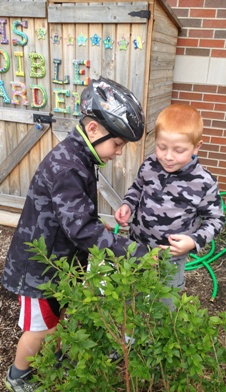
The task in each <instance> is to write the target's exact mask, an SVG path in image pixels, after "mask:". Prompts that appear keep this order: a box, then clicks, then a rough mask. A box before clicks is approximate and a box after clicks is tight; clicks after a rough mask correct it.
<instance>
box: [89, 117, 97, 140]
mask: <svg viewBox="0 0 226 392" xmlns="http://www.w3.org/2000/svg"><path fill="white" fill-rule="evenodd" d="M98 129H99V128H98V123H97V122H96V121H94V120H93V121H90V122H89V123H88V124H87V126H86V132H87V135H88V137H89V138H91V139H93V138H95V137H96V134H97V132H98Z"/></svg>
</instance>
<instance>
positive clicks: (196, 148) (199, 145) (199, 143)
mask: <svg viewBox="0 0 226 392" xmlns="http://www.w3.org/2000/svg"><path fill="white" fill-rule="evenodd" d="M202 144H203V141H202V140H200V141H199V142H198V143H197V144H196V147H195V150H196V153H198V151H199V149H200V147H201V146H202Z"/></svg>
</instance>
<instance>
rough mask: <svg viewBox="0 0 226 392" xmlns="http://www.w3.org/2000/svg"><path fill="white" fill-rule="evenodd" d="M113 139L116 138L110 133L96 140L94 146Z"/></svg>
mask: <svg viewBox="0 0 226 392" xmlns="http://www.w3.org/2000/svg"><path fill="white" fill-rule="evenodd" d="M112 137H114V136H112V135H111V134H110V133H108V134H107V135H105V136H103V137H100V139H98V140H95V142H93V143H92V146H93V147H95V146H97V144H100V143H103V142H105V140H108V139H111V138H112Z"/></svg>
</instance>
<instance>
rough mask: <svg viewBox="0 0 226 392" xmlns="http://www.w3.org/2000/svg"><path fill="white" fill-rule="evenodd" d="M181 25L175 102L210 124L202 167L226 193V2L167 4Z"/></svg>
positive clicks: (174, 1) (202, 0)
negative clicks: (195, 112)
mask: <svg viewBox="0 0 226 392" xmlns="http://www.w3.org/2000/svg"><path fill="white" fill-rule="evenodd" d="M167 2H168V4H169V5H170V6H171V8H172V9H173V11H174V13H175V14H176V15H177V17H178V19H179V20H180V21H181V23H182V25H183V28H182V30H181V31H180V33H179V37H178V43H177V56H176V64H175V72H174V86H173V96H172V103H175V102H185V103H188V104H191V105H193V106H195V107H196V108H197V109H198V110H199V111H200V113H201V114H202V117H203V119H204V137H203V140H204V144H203V147H202V149H201V150H200V154H199V156H200V161H201V163H202V164H203V165H204V166H205V167H206V168H207V169H208V170H210V171H211V173H212V174H214V175H215V176H216V177H217V179H218V182H219V186H220V190H221V191H224V192H225V191H226V0H167Z"/></svg>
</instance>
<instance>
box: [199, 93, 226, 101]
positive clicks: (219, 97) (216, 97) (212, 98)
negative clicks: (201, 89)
mask: <svg viewBox="0 0 226 392" xmlns="http://www.w3.org/2000/svg"><path fill="white" fill-rule="evenodd" d="M203 100H204V101H208V102H223V103H225V95H220V94H204V97H203Z"/></svg>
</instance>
